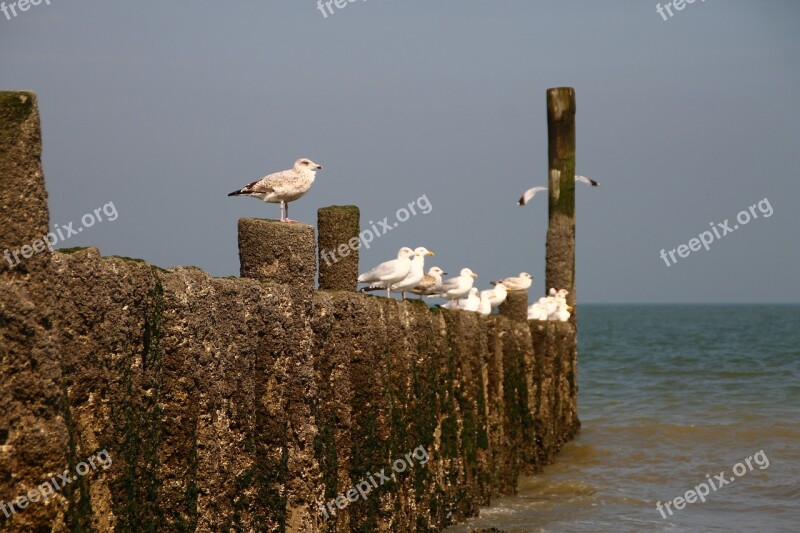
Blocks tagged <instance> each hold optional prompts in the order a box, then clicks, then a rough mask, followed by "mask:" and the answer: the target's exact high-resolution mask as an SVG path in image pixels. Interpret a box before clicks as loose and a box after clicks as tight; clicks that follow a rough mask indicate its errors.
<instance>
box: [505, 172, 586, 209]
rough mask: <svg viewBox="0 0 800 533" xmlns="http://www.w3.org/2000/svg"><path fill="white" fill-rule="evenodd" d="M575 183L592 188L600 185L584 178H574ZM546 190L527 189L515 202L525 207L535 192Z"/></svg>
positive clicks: (545, 188) (540, 188)
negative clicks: (579, 182) (580, 182)
mask: <svg viewBox="0 0 800 533" xmlns="http://www.w3.org/2000/svg"><path fill="white" fill-rule="evenodd" d="M575 181H576V182H578V181H582V182H583V183H585V184H587V185H591V186H592V187H597V186H598V185H600V184H599V183H597V182H596V181H594V180H593V179H589V178H587V177H586V176H575ZM546 190H547V187H534V188H532V189H528V190H527V191H525V193H524V194H523V195H522V197H521V198H520V199H519V201H517V203H518V204H519V205H525V204H527V203H528V202H530V201H531V200H533V197H534V196H536V193H537V192H540V191H546Z"/></svg>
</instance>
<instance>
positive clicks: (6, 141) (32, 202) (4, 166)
mask: <svg viewBox="0 0 800 533" xmlns="http://www.w3.org/2000/svg"><path fill="white" fill-rule="evenodd" d="M0 155H1V157H0V211H2V215H3V222H2V224H0V255H2V258H0V273H1V272H4V271H6V270H12V269H13V270H14V271H15V272H19V273H31V272H35V271H39V270H41V269H43V268H45V267H46V266H47V263H48V261H49V259H50V254H49V253H48V251H47V249H46V248H45V246H46V243H45V241H44V239H43V237H44V236H45V235H46V234H47V233H48V231H49V230H48V225H49V212H48V209H47V191H46V190H45V188H44V172H43V171H42V163H41V157H42V137H41V130H40V128H39V109H38V106H37V104H36V94H35V93H32V92H29V91H0ZM53 237H55V235H54V236H53Z"/></svg>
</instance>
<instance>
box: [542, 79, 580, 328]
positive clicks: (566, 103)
mask: <svg viewBox="0 0 800 533" xmlns="http://www.w3.org/2000/svg"><path fill="white" fill-rule="evenodd" d="M547 133H548V154H549V158H550V172H549V189H550V222H549V225H548V227H547V251H546V255H547V265H546V267H545V287H544V289H545V291H547V290H549V289H550V288H551V287H555V288H556V289H567V290H568V291H569V295H568V296H567V303H568V304H569V305H571V306H573V307H574V306H575V90H574V89H572V88H571V87H559V88H556V89H548V91H547ZM572 317H573V318H572V320H574V317H575V313H574V311H573V314H572Z"/></svg>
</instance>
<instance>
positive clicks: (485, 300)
mask: <svg viewBox="0 0 800 533" xmlns="http://www.w3.org/2000/svg"><path fill="white" fill-rule="evenodd" d="M493 296H494V291H481V305H480V307H478V312H479V313H480V314H482V315H491V314H492V297H493Z"/></svg>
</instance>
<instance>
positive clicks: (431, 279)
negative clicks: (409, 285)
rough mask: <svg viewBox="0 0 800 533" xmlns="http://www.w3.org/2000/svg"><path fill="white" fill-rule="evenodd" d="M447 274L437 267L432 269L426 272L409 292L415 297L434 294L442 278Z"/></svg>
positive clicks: (439, 286) (440, 284)
mask: <svg viewBox="0 0 800 533" xmlns="http://www.w3.org/2000/svg"><path fill="white" fill-rule="evenodd" d="M446 275H447V272H445V271H444V270H442V269H441V268H439V267H433V268H431V269H430V270H428V273H427V274H425V275H424V276H423V277H422V281H420V282H419V283H418V284H417V286H416V287H414V288H413V289H410V290H409V292H412V293H414V294H416V295H417V296H425V295H428V294H436V293H438V292H439V289H440V288H441V286H442V276H446Z"/></svg>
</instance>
